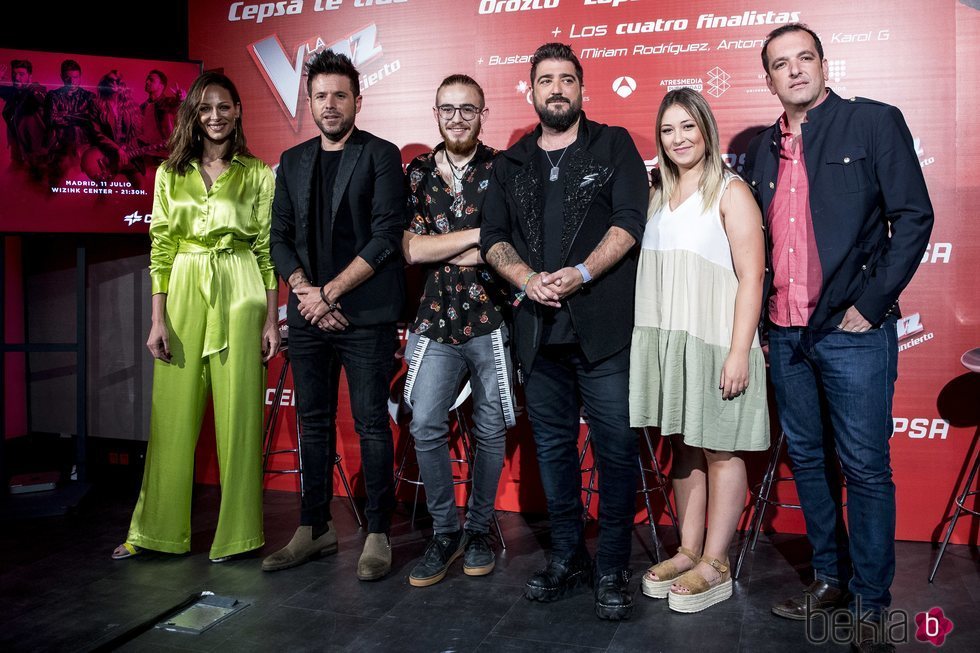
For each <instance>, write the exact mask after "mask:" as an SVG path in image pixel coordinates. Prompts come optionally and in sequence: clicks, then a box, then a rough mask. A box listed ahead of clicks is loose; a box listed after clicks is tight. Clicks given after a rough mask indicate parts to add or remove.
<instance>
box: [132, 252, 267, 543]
mask: <svg viewBox="0 0 980 653" xmlns="http://www.w3.org/2000/svg"><path fill="white" fill-rule="evenodd" d="M233 245H234V246H231V245H229V244H227V243H225V248H224V249H217V248H214V249H206V248H204V247H200V246H196V245H192V244H190V243H183V244H182V245H181V248H180V250H179V251H178V254H177V255H176V257H175V259H174V265H173V269H172V270H171V273H170V284H169V290H168V295H167V326H168V328H169V330H170V353H171V356H172V361H171V363H170V364H169V365H168V364H166V363H163V362H161V361H159V360H158V361H155V363H154V368H153V400H152V408H151V411H152V412H151V416H150V442H149V445H148V448H147V452H146V466H145V470H144V472H143V487H142V490H140V497H139V501H138V502H137V504H136V509H135V511H134V512H133V520H132V523H131V524H130V527H129V535H128V536H127V541H128V542H131V543H132V544H135V545H137V546H139V547H143V548H147V549H153V550H155V551H165V552H168V553H184V552H186V551H189V550H190V541H191V492H192V489H193V485H194V449H195V447H196V446H197V439H198V435H199V433H200V430H201V421H202V418H203V415H204V410H205V402H206V401H207V398H208V394H209V390H210V394H211V396H212V398H213V402H214V430H215V437H216V440H217V452H218V465H219V467H220V481H221V508H220V512H219V515H218V527H217V530H216V531H215V534H214V541H213V543H212V544H211V552H210V557H211V558H219V557H223V556H228V555H233V554H236V553H241V552H243V551H249V550H252V549H256V548H258V547H260V546H262V545H263V543H264V541H265V540H264V537H263V533H262V462H261V449H262V428H263V424H262V422H263V413H264V411H263V405H264V404H263V392H264V388H265V378H266V375H265V368H264V367H263V365H262V346H261V339H262V326H263V324H264V322H265V317H266V310H267V309H266V291H265V289H264V287H263V284H262V278H261V275H260V273H259V269H258V265H257V264H256V261H255V257H254V255H253V254H252V252H251V251H249V250H248V249H247V246H243V245H244V244H243V243H239V242H235V243H233Z"/></svg>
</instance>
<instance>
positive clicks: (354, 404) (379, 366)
mask: <svg viewBox="0 0 980 653" xmlns="http://www.w3.org/2000/svg"><path fill="white" fill-rule="evenodd" d="M397 344H398V341H397V337H396V334H395V325H393V324H383V325H378V326H363V327H355V326H351V327H348V328H347V329H346V330H345V331H341V332H330V331H321V330H320V329H318V328H316V327H305V328H295V327H294V328H290V330H289V357H290V360H291V361H292V365H293V380H294V384H295V387H296V402H297V407H296V408H297V410H298V411H299V417H300V422H301V423H302V425H303V443H302V445H301V449H302V455H303V499H302V509H301V512H300V524H302V525H304V526H312V527H313V531H314V537H317V534H318V533H323V532H325V531H326V528H327V522H328V521H329V520H330V500H331V499H332V498H333V460H334V454H335V452H336V450H337V427H336V418H337V390H338V388H339V385H340V368H341V366H343V368H344V371H345V373H346V375H347V386H348V388H349V389H350V410H351V415H352V416H353V418H354V429H355V430H356V431H357V435H358V436H359V437H360V443H361V467H362V469H363V474H364V487H365V490H366V491H367V505H366V506H365V509H364V513H365V516H366V517H367V522H368V532H370V533H384V532H387V531H388V527H389V525H390V519H391V511H392V509H393V508H394V506H395V492H394V474H393V467H394V458H395V453H394V444H393V442H392V438H391V425H390V422H389V418H388V394H389V384H390V383H391V377H392V373H393V372H394V365H395V350H396V348H397Z"/></svg>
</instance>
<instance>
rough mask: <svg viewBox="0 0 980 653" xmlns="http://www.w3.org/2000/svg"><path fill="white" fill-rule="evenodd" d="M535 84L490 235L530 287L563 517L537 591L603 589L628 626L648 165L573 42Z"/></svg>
mask: <svg viewBox="0 0 980 653" xmlns="http://www.w3.org/2000/svg"><path fill="white" fill-rule="evenodd" d="M531 84H532V89H533V96H534V108H535V110H536V111H537V114H538V117H539V118H540V120H541V124H540V125H539V126H538V128H537V129H535V130H534V131H533V132H531V133H529V134H528V135H527V136H525V137H524V138H522V139H521V140H520V141H518V142H517V143H516V144H515V145H514V146H513V147H511V148H510V149H509V150H507V151H506V152H504V153H503V154H501V155H500V157H499V159H498V161H497V164H496V166H495V167H494V171H493V176H492V177H491V179H490V186H489V189H488V190H487V199H486V204H485V205H484V213H485V216H486V217H485V218H484V221H483V228H482V230H481V234H480V237H481V243H480V244H481V247H482V251H483V255H484V257H485V258H486V260H487V262H489V263H490V264H491V265H493V267H494V268H495V269H496V270H497V272H498V273H500V275H501V276H502V277H504V278H505V279H507V280H508V281H510V283H511V284H512V285H514V286H515V287H516V288H517V289H518V290H519V291H520V292H519V293H518V295H517V298H518V299H517V300H515V304H517V305H518V306H517V309H516V311H515V315H514V341H515V343H516V348H515V351H516V356H517V359H518V362H519V364H520V365H521V369H522V372H523V376H524V379H523V381H524V394H525V397H526V398H527V409H528V414H529V415H530V417H531V425H532V427H533V429H534V441H535V444H536V445H537V458H538V466H539V467H540V469H541V484H542V485H543V486H544V492H545V496H546V498H547V500H548V514H549V516H550V518H551V561H550V562H549V564H548V566H547V567H545V568H544V569H542V570H541V571H539V572H538V573H536V574H534V575H533V576H532V577H531V578H530V579H529V580H528V581H527V584H526V586H525V590H524V595H525V597H527V598H528V599H529V600H532V601H556V600H558V599H560V598H562V597H563V596H564V595H566V594H567V593H568V592H569V591H570V590H572V589H574V588H576V587H578V586H580V585H591V584H593V583H594V585H595V611H596V615H597V616H598V617H599V618H600V619H613V620H618V619H626V618H628V617H629V616H630V613H631V612H632V609H633V597H632V594H631V592H630V591H629V577H630V573H629V569H628V567H629V559H630V538H631V537H632V532H633V531H632V528H633V517H634V515H635V509H636V485H637V472H638V468H637V464H636V456H637V450H638V446H637V436H636V434H635V433H634V432H633V431H632V430H630V426H629V406H628V398H629V389H628V385H629V346H630V340H631V338H632V334H633V302H634V297H633V291H634V287H635V283H636V261H637V256H638V249H637V247H636V245H637V243H638V242H639V241H640V239H641V238H642V237H643V226H644V222H645V217H646V206H647V194H648V185H647V179H646V170H645V168H644V167H643V160H642V158H641V157H640V154H639V152H638V151H637V149H636V145H634V143H633V139H632V138H630V135H629V133H628V132H627V131H626V130H625V129H623V128H621V127H610V126H608V125H602V124H599V123H597V122H593V121H591V120H588V119H587V118H586V117H585V114H584V112H583V111H582V97H583V81H582V64H581V63H579V60H578V58H577V57H576V56H575V53H574V52H573V51H572V49H571V47H569V46H567V45H564V44H562V43H548V44H545V45H542V46H541V47H540V48H538V49H537V51H536V52H535V53H534V55H533V56H532V57H531ZM582 405H584V407H585V412H586V415H587V416H588V420H589V427H590V428H591V430H592V443H593V444H594V446H595V453H596V460H597V465H598V467H599V495H600V496H601V497H602V501H601V502H600V503H599V546H598V551H597V552H596V559H595V567H594V570H593V564H592V560H591V558H590V556H589V553H588V551H587V550H586V548H585V537H584V533H583V528H582V475H581V473H580V469H579V467H580V463H579V453H578V440H579V414H580V407H581V406H582Z"/></svg>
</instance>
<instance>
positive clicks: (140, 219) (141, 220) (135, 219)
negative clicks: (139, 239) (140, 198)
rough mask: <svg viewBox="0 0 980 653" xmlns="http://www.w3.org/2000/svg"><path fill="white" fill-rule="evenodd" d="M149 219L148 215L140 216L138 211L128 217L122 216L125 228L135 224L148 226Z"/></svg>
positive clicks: (149, 215)
mask: <svg viewBox="0 0 980 653" xmlns="http://www.w3.org/2000/svg"><path fill="white" fill-rule="evenodd" d="M151 217H152V216H151V214H149V213H143V214H141V213H140V212H139V211H133V212H132V213H130V214H129V215H124V216H123V221H124V222H125V223H126V226H128V227H132V226H133V225H135V224H150V218H151Z"/></svg>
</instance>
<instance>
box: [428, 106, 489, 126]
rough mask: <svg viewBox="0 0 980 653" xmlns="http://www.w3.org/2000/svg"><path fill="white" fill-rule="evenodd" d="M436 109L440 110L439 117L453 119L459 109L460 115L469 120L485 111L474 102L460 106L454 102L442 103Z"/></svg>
mask: <svg viewBox="0 0 980 653" xmlns="http://www.w3.org/2000/svg"><path fill="white" fill-rule="evenodd" d="M436 109H438V110H439V117H440V118H442V119H443V120H452V119H453V117H454V116H455V115H456V112H457V111H459V117H460V118H462V119H463V120H465V121H467V122H469V121H470V120H473V119H474V118H476V117H477V115H479V114H480V113H481V112H482V111H483V109H481V108H479V107H475V106H473V105H472V104H463V105H461V106H458V107H457V106H454V105H452V104H440V105H439V106H437V107H436Z"/></svg>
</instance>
